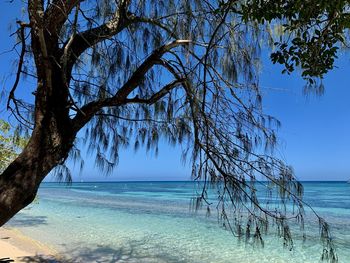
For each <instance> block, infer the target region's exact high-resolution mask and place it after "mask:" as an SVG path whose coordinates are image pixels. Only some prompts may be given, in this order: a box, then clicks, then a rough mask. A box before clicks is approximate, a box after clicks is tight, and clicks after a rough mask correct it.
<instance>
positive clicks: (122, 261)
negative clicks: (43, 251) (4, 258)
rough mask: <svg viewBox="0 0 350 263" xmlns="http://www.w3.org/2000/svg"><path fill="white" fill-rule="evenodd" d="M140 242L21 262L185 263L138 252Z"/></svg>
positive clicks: (31, 258) (22, 260)
mask: <svg viewBox="0 0 350 263" xmlns="http://www.w3.org/2000/svg"><path fill="white" fill-rule="evenodd" d="M137 243H138V242H135V243H134V244H128V246H127V247H121V248H113V247H110V246H97V247H94V248H77V249H72V250H70V251H67V252H65V254H66V255H68V256H69V258H62V257H56V258H53V257H46V256H42V255H36V256H34V257H22V258H20V259H19V262H24V263H82V262H84V263H85V262H86V263H88V262H98V263H114V262H117V263H139V262H143V263H155V262H157V263H175V262H185V261H181V260H179V259H178V258H174V257H172V256H171V255H165V254H162V253H157V254H151V253H147V251H144V252H143V253H142V252H140V251H139V250H136V246H137Z"/></svg>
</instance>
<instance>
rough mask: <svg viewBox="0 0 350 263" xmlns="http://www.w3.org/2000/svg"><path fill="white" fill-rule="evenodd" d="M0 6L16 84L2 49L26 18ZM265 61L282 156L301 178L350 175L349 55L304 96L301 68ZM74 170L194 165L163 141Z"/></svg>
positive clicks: (124, 175) (171, 169)
mask: <svg viewBox="0 0 350 263" xmlns="http://www.w3.org/2000/svg"><path fill="white" fill-rule="evenodd" d="M17 2H19V1H17ZM0 8H1V9H0V10H1V11H0V13H1V15H0V35H1V41H0V83H1V85H2V84H3V83H5V84H6V85H7V88H8V87H9V86H11V84H12V82H11V78H8V79H7V80H6V78H7V77H8V76H9V73H10V72H11V71H12V72H14V66H13V64H12V63H11V58H13V53H9V54H7V53H3V52H4V51H6V50H9V49H11V48H12V45H13V41H14V39H13V38H10V37H9V35H10V31H9V25H10V24H11V23H12V24H14V22H15V21H16V18H20V17H21V9H20V7H19V5H18V4H16V1H15V4H10V3H8V2H7V1H3V2H2V3H1V4H0ZM262 61H263V69H262V73H261V81H260V84H261V87H262V92H263V95H264V98H263V102H264V103H263V105H264V109H265V112H266V113H268V114H271V115H273V116H274V117H277V118H278V119H279V120H280V121H281V122H282V127H281V129H280V130H279V133H278V134H279V139H280V145H279V152H278V154H279V155H280V157H282V158H283V159H284V160H285V161H286V162H287V163H289V164H290V165H292V166H293V167H294V170H295V173H296V176H297V177H298V178H299V179H300V180H348V179H350V84H349V83H350V53H349V52H342V53H341V54H339V60H338V61H336V66H337V68H336V69H334V70H333V71H332V72H330V73H329V74H327V76H326V77H325V79H324V85H325V94H324V95H323V96H322V97H315V96H304V95H303V92H302V91H303V85H304V84H305V82H304V81H303V80H302V79H301V78H300V77H299V76H298V73H300V72H296V73H295V74H293V75H291V76H288V75H282V74H281V67H279V66H276V65H272V64H271V63H270V61H269V59H268V54H263V57H262ZM19 88H22V89H23V88H24V86H23V85H22V86H20V87H19ZM2 89H3V87H1V90H2ZM3 109H4V98H1V110H2V111H0V117H2V118H6V114H5V113H4V111H3ZM73 171H74V172H73V174H74V179H75V180H77V181H80V180H84V181H89V180H90V181H91V180H94V181H99V180H113V181H118V180H130V181H132V180H188V179H190V167H189V166H188V165H185V166H184V165H183V164H182V163H181V161H180V149H178V148H172V147H169V146H167V145H166V144H161V145H160V147H159V155H158V157H157V158H156V157H155V156H154V155H152V154H146V153H145V151H143V149H140V150H139V151H138V152H137V153H134V151H133V149H126V150H121V152H120V162H119V165H118V167H117V168H116V170H115V171H114V172H113V174H112V175H110V176H108V177H105V176H102V175H101V174H100V172H99V171H98V170H97V169H95V168H94V165H93V160H92V159H91V158H89V157H87V159H86V166H85V169H84V171H83V172H82V174H81V175H79V172H78V171H76V169H73ZM49 180H51V179H50V178H49Z"/></svg>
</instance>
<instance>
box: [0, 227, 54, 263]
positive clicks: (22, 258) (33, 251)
mask: <svg viewBox="0 0 350 263" xmlns="http://www.w3.org/2000/svg"><path fill="white" fill-rule="evenodd" d="M7 257H9V258H11V259H13V260H14V262H56V260H55V258H57V252H56V251H54V250H53V249H51V248H49V247H48V246H45V245H43V244H41V243H39V242H37V241H35V240H33V239H31V238H29V237H26V236H24V235H23V234H21V232H19V231H18V230H16V229H8V228H4V227H1V228H0V259H1V258H7Z"/></svg>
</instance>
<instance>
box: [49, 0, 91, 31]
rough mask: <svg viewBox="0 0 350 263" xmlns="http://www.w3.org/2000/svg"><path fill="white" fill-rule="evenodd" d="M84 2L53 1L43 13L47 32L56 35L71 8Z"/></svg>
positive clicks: (71, 0)
mask: <svg viewBox="0 0 350 263" xmlns="http://www.w3.org/2000/svg"><path fill="white" fill-rule="evenodd" d="M84 1H85V0H54V1H53V2H52V3H51V4H50V6H49V7H48V8H47V10H46V12H45V21H47V22H46V25H47V30H48V31H49V32H50V33H55V34H58V33H59V32H60V31H61V28H62V26H63V24H64V23H65V21H66V20H67V19H68V15H69V14H70V13H71V12H72V10H73V8H74V7H75V6H77V5H78V4H80V3H81V2H84Z"/></svg>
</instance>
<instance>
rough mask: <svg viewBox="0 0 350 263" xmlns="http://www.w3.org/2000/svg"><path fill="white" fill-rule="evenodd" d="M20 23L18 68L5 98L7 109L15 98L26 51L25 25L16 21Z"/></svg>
mask: <svg viewBox="0 0 350 263" xmlns="http://www.w3.org/2000/svg"><path fill="white" fill-rule="evenodd" d="M17 23H19V25H20V28H19V31H20V38H21V43H22V48H21V54H20V56H19V62H18V68H17V73H16V79H15V83H14V84H13V87H12V89H11V91H10V94H9V97H8V100H7V109H9V108H10V102H11V100H13V99H14V98H15V91H16V89H17V86H18V83H19V79H20V76H21V73H22V66H23V62H24V55H25V52H26V42H25V34H24V28H25V27H26V26H25V24H23V23H22V22H17Z"/></svg>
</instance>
